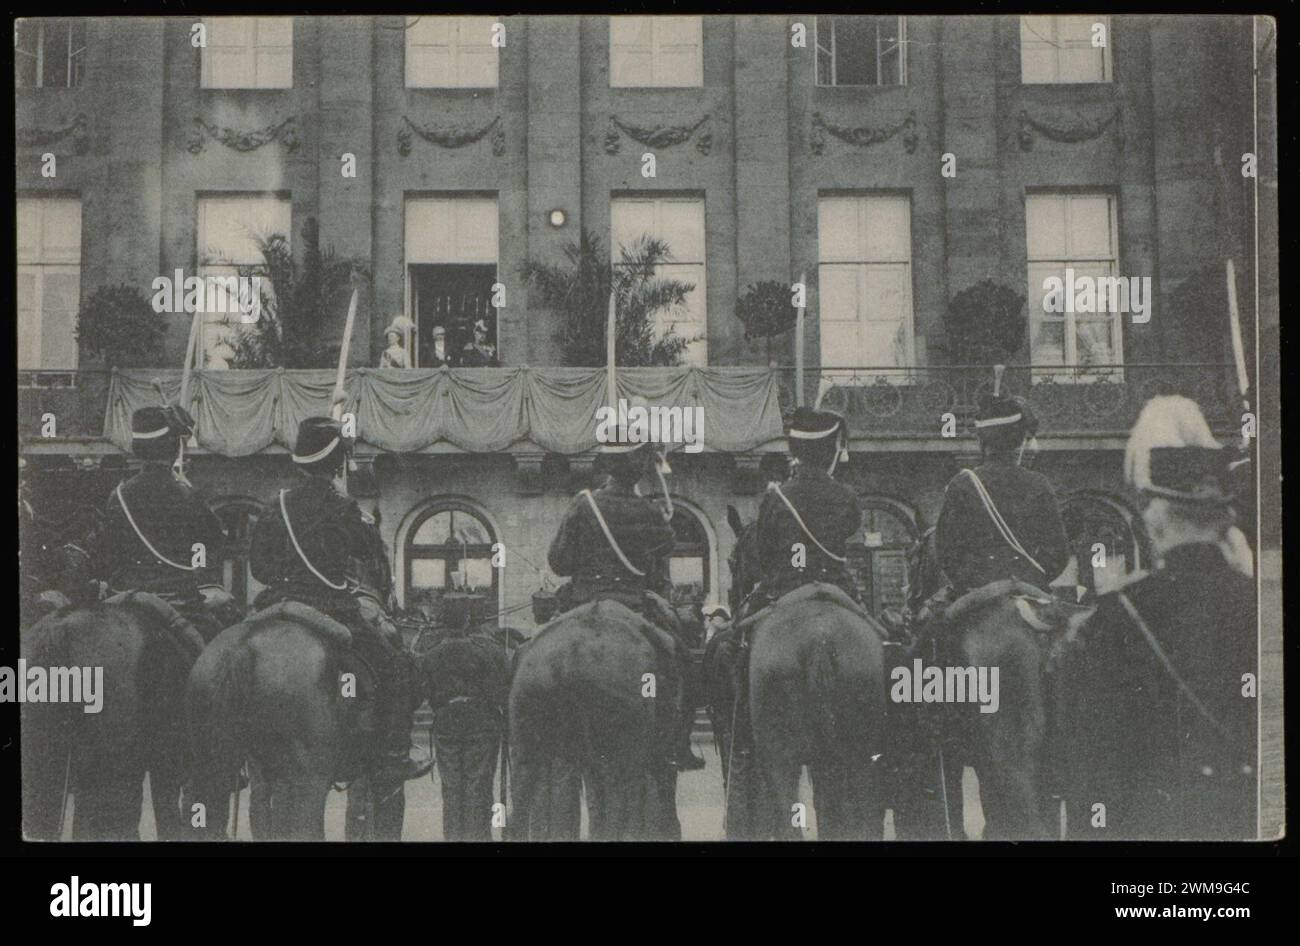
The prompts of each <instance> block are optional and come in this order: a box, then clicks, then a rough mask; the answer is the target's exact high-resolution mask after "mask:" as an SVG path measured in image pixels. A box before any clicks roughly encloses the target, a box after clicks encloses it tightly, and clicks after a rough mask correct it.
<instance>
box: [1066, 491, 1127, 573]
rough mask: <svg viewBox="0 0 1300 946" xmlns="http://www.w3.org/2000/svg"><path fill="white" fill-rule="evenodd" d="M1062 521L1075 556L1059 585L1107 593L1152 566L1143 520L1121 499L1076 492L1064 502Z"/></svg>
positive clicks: (1099, 494)
mask: <svg viewBox="0 0 1300 946" xmlns="http://www.w3.org/2000/svg"><path fill="white" fill-rule="evenodd" d="M1061 520H1062V522H1063V523H1064V525H1065V534H1066V537H1067V538H1068V539H1069V540H1070V552H1071V554H1072V556H1073V557H1072V558H1071V560H1070V564H1069V565H1067V566H1066V569H1065V573H1064V574H1062V575H1061V577H1060V578H1059V579H1057V581H1056V584H1058V585H1060V584H1067V585H1068V584H1073V585H1076V586H1082V587H1084V588H1086V589H1088V591H1089V592H1091V593H1093V594H1105V593H1106V592H1108V591H1113V590H1114V589H1116V588H1118V587H1119V586H1120V585H1122V584H1123V583H1124V582H1125V580H1126V579H1127V578H1128V576H1130V575H1131V574H1133V572H1135V571H1136V570H1138V569H1140V568H1145V567H1148V565H1147V562H1148V559H1149V548H1148V545H1147V537H1146V531H1145V530H1144V529H1143V527H1142V520H1141V518H1140V517H1139V516H1138V515H1137V513H1135V512H1134V511H1133V510H1132V509H1130V508H1129V507H1128V506H1127V505H1126V504H1125V503H1123V502H1121V501H1120V500H1118V499H1115V498H1114V497H1112V496H1107V495H1105V494H1103V493H1093V492H1083V493H1075V494H1074V495H1072V496H1069V497H1067V498H1066V500H1065V502H1063V503H1062V504H1061Z"/></svg>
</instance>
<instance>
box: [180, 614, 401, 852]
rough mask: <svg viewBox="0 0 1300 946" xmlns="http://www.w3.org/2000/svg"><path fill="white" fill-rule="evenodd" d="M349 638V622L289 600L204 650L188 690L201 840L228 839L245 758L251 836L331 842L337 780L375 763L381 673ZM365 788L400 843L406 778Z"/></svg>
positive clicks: (389, 836)
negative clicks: (328, 832) (329, 809)
mask: <svg viewBox="0 0 1300 946" xmlns="http://www.w3.org/2000/svg"><path fill="white" fill-rule="evenodd" d="M350 641H351V634H350V632H349V631H348V630H347V629H346V628H345V627H344V626H343V625H341V624H338V623H337V622H334V621H332V620H331V619H329V618H326V617H325V616H324V615H323V614H321V613H320V612H318V611H315V610H313V609H311V608H307V607H306V606H304V605H296V604H292V603H288V604H281V605H276V606H272V607H271V608H267V609H265V610H263V611H260V612H258V613H256V614H254V615H252V616H250V617H249V618H247V619H246V620H244V621H242V622H240V623H239V624H235V625H232V626H231V627H228V628H226V629H225V630H224V631H222V632H221V633H220V634H218V635H217V636H216V638H214V639H213V641H212V642H211V643H210V644H209V645H208V647H207V648H206V649H205V650H204V652H203V654H202V655H201V656H200V657H199V659H198V661H197V662H196V663H195V665H194V669H193V670H192V672H191V673H190V677H189V682H188V685H187V687H186V690H185V726H186V733H187V739H188V744H189V750H190V761H191V771H190V782H189V785H188V788H187V792H186V801H187V804H188V805H189V810H190V811H192V812H201V813H202V815H203V817H202V818H197V817H196V819H195V820H196V822H198V823H196V824H195V829H196V836H197V837H199V838H203V839H209V840H219V839H222V838H224V837H225V836H226V834H227V830H228V824H229V821H228V818H227V816H226V813H227V810H228V808H229V799H230V795H231V793H232V792H235V793H237V792H238V788H239V773H240V767H241V765H242V764H243V763H244V761H245V760H247V762H248V764H249V774H250V780H251V789H250V800H249V827H250V829H251V831H252V834H253V837H254V838H255V839H259V840H260V839H265V838H271V839H277V840H324V837H325V802H326V798H327V796H328V794H329V791H330V788H331V786H332V785H333V784H334V783H335V782H336V781H346V780H348V779H353V778H357V779H360V778H362V777H364V776H367V775H368V774H369V771H370V769H371V768H372V767H373V755H372V750H373V746H374V745H375V739H374V738H373V736H374V728H375V721H374V710H373V703H374V699H375V675H374V673H373V672H372V671H371V670H370V669H369V668H368V667H367V665H366V664H365V663H364V662H363V661H361V660H359V659H358V658H357V657H356V655H355V654H354V653H353V652H352V650H351V647H350ZM366 781H367V782H371V781H373V780H372V779H366ZM367 788H373V790H374V794H373V796H371V797H373V798H374V801H373V804H374V811H373V816H372V817H370V818H369V819H368V820H369V823H370V824H371V825H373V834H374V837H376V838H379V839H383V840H399V839H400V837H401V826H402V820H403V816H404V811H405V795H404V792H403V788H404V786H403V784H401V783H398V784H397V785H395V786H390V785H384V786H369V785H367ZM236 799H237V794H236ZM195 806H201V807H200V808H196V807H195ZM236 810H237V809H236ZM354 820H355V819H354Z"/></svg>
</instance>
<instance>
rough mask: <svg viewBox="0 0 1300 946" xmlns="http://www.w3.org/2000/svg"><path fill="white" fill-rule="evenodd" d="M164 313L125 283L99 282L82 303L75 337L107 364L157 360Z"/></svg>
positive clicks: (135, 364) (136, 365) (126, 365)
mask: <svg viewBox="0 0 1300 946" xmlns="http://www.w3.org/2000/svg"><path fill="white" fill-rule="evenodd" d="M166 332H167V317H166V316H165V315H163V314H162V313H161V312H157V311H155V310H154V307H153V303H152V302H151V301H150V297H149V296H148V295H146V294H145V293H143V292H141V291H140V290H138V289H135V288H133V287H131V286H126V285H117V286H101V287H100V288H99V289H96V290H95V292H94V293H93V294H92V295H91V296H90V298H88V299H87V300H86V301H85V302H84V303H82V305H81V311H80V312H79V313H78V315H77V341H78V343H80V344H81V346H82V347H84V348H85V349H86V350H87V351H89V352H91V353H92V354H95V355H97V356H99V357H100V358H102V359H103V361H104V365H105V367H108V368H140V367H149V366H152V365H155V364H157V359H158V357H159V356H160V355H161V348H162V338H163V335H164V334H166Z"/></svg>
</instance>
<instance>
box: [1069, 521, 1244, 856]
mask: <svg viewBox="0 0 1300 946" xmlns="http://www.w3.org/2000/svg"><path fill="white" fill-rule="evenodd" d="M1122 590H1123V593H1124V594H1125V595H1126V596H1127V597H1128V599H1129V600H1130V601H1131V602H1132V604H1133V607H1134V608H1135V609H1136V610H1137V612H1138V614H1140V615H1141V617H1142V619H1143V621H1144V622H1145V623H1146V624H1147V626H1148V628H1149V629H1150V631H1151V633H1152V635H1153V636H1154V637H1155V638H1156V640H1157V642H1158V643H1159V645H1160V648H1161V649H1162V650H1163V651H1164V653H1165V655H1166V656H1167V657H1168V659H1169V662H1170V663H1171V664H1172V665H1173V667H1174V669H1175V670H1176V671H1177V673H1178V675H1179V676H1180V677H1182V679H1183V681H1184V682H1185V683H1186V685H1187V687H1188V689H1189V690H1190V691H1191V692H1192V693H1193V694H1195V696H1196V699H1197V700H1199V701H1200V703H1201V704H1202V705H1203V706H1204V707H1205V708H1206V709H1207V710H1208V711H1209V713H1210V715H1212V716H1213V717H1214V718H1215V719H1216V720H1217V723H1218V725H1219V726H1222V727H1223V730H1225V731H1226V732H1220V730H1219V728H1218V727H1217V726H1216V725H1215V724H1214V723H1211V722H1209V721H1207V720H1206V719H1205V717H1203V716H1202V715H1201V714H1200V713H1199V712H1198V711H1197V710H1196V709H1195V708H1194V704H1193V702H1192V701H1191V700H1190V699H1188V698H1187V697H1185V696H1183V695H1181V691H1180V690H1179V688H1178V686H1177V684H1176V683H1175V681H1174V679H1173V678H1172V676H1171V675H1170V674H1169V673H1168V672H1167V671H1166V669H1165V668H1164V665H1163V664H1162V662H1161V661H1160V659H1159V658H1158V657H1157V656H1156V654H1155V652H1154V651H1153V649H1152V648H1151V646H1150V645H1149V644H1148V642H1147V640H1146V637H1145V636H1144V635H1143V634H1142V632H1141V630H1140V629H1139V628H1138V626H1137V625H1136V624H1135V623H1134V621H1133V619H1132V618H1131V617H1130V616H1129V614H1128V612H1127V610H1126V609H1125V608H1124V606H1123V604H1122V602H1121V601H1120V599H1119V594H1118V593H1116V592H1112V593H1110V594H1106V595H1102V596H1101V598H1099V599H1098V608H1097V611H1096V613H1095V614H1094V615H1093V616H1092V617H1091V618H1090V619H1089V621H1088V623H1087V624H1086V625H1084V627H1083V628H1082V629H1081V630H1080V639H1081V641H1082V649H1081V651H1079V652H1077V653H1074V654H1072V655H1070V657H1069V661H1070V662H1069V663H1068V664H1067V665H1066V666H1064V667H1063V668H1062V674H1063V679H1064V680H1065V681H1066V682H1067V683H1068V684H1069V687H1070V690H1071V691H1072V693H1073V697H1072V704H1073V705H1071V706H1069V707H1067V708H1066V709H1065V713H1064V718H1065V720H1067V721H1068V723H1069V730H1068V733H1069V735H1068V738H1067V745H1066V748H1065V750H1064V753H1063V756H1064V758H1065V759H1066V760H1067V761H1068V764H1071V765H1072V766H1073V770H1072V774H1071V775H1070V776H1069V777H1068V778H1067V780H1066V784H1069V785H1073V786H1075V787H1076V789H1077V791H1078V796H1077V802H1078V804H1077V805H1074V806H1072V808H1071V814H1070V831H1071V834H1072V835H1074V836H1079V837H1084V838H1090V839H1091V838H1103V837H1118V838H1143V839H1147V838H1151V839H1156V838H1166V839H1188V840H1192V839H1231V840H1237V839H1243V838H1252V837H1254V836H1255V798H1256V795H1255V792H1256V781H1255V780H1256V777H1257V775H1256V767H1257V760H1256V709H1257V703H1256V698H1251V697H1246V696H1243V695H1242V688H1243V681H1242V676H1243V675H1244V674H1247V673H1250V674H1256V673H1257V672H1258V668H1257V666H1256V634H1257V628H1256V618H1255V588H1254V582H1253V581H1252V580H1251V579H1250V578H1249V577H1248V576H1246V575H1243V574H1241V573H1240V572H1238V571H1235V570H1234V569H1232V568H1231V567H1230V566H1229V565H1228V563H1227V562H1226V560H1225V559H1224V557H1223V554H1222V552H1221V551H1220V550H1219V548H1218V547H1217V546H1214V545H1209V544H1201V543H1197V544H1191V545H1184V546H1179V547H1177V548H1174V549H1172V550H1171V551H1170V552H1169V553H1168V554H1167V555H1166V556H1165V562H1164V566H1163V567H1162V568H1161V569H1160V570H1158V571H1156V572H1155V573H1153V574H1151V575H1149V576H1147V577H1146V578H1143V579H1141V580H1139V581H1137V582H1135V583H1133V584H1130V585H1128V586H1127V587H1126V588H1124V589H1122ZM1065 674H1068V676H1064V675H1065ZM1256 679H1258V678H1256ZM1098 802H1100V803H1103V804H1105V806H1106V826H1105V827H1104V828H1094V827H1092V826H1091V820H1092V813H1091V807H1092V805H1094V804H1096V803H1098ZM1075 808H1078V809H1079V813H1078V815H1077V816H1076V814H1075V813H1074V811H1075Z"/></svg>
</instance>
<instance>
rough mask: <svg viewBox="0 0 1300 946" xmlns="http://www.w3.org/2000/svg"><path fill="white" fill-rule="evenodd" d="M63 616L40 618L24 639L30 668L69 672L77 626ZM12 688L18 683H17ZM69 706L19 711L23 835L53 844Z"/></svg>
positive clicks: (67, 783) (59, 821)
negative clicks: (61, 668)
mask: <svg viewBox="0 0 1300 946" xmlns="http://www.w3.org/2000/svg"><path fill="white" fill-rule="evenodd" d="M69 617H70V614H69V613H59V614H54V615H50V616H48V617H46V618H45V619H44V620H42V621H40V622H38V623H37V624H36V625H34V626H33V627H32V628H31V629H30V631H29V633H30V634H31V637H30V638H29V642H30V643H29V647H28V648H27V651H28V653H27V660H28V662H29V663H30V664H31V665H32V666H37V667H59V666H71V665H73V663H74V661H72V660H70V659H69V654H70V648H69V642H70V639H71V637H72V636H73V633H74V631H75V630H76V628H77V626H78V625H77V623H76V622H74V621H70V620H68V618H69ZM17 685H18V686H22V685H23V681H18V682H17ZM74 709H75V710H76V711H77V712H80V709H79V708H77V707H73V706H72V705H71V704H63V703H44V702H28V703H24V704H23V706H22V749H21V752H22V761H23V766H22V769H23V833H24V835H26V836H27V837H29V838H32V839H34V840H41V841H53V840H58V839H59V836H60V834H61V832H62V829H63V812H64V809H65V808H66V805H67V795H68V793H69V792H70V791H71V788H72V786H71V779H72V771H73V766H72V763H73V759H72V750H73V742H74V740H73V729H72V727H73V725H74V723H75V720H74V719H73V718H72V712H73V710H74Z"/></svg>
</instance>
